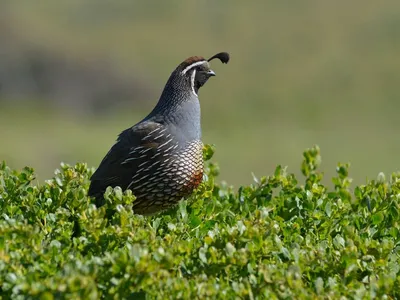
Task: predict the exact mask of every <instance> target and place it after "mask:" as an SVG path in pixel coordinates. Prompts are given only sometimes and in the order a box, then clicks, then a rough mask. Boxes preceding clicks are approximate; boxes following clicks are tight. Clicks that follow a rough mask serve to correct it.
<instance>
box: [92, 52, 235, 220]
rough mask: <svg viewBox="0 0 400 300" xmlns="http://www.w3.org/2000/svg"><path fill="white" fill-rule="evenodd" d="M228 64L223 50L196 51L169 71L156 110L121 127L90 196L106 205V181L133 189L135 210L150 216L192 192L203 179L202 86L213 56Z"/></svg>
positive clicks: (98, 171) (99, 170) (96, 174)
mask: <svg viewBox="0 0 400 300" xmlns="http://www.w3.org/2000/svg"><path fill="white" fill-rule="evenodd" d="M213 59H219V60H220V61H221V62H222V63H225V64H227V63H228V61H229V59H230V56H229V54H228V53H227V52H220V53H217V54H215V55H214V56H212V57H211V58H209V59H208V60H206V59H205V58H204V57H202V56H192V57H189V58H188V59H186V60H184V61H183V62H182V63H180V64H179V65H178V66H177V67H176V69H175V70H174V71H173V72H172V73H171V75H170V77H169V79H168V81H167V83H166V84H165V87H164V89H163V91H162V93H161V96H160V98H159V100H158V102H157V104H156V106H155V107H154V108H153V110H152V111H151V112H150V113H149V114H148V115H147V116H146V117H145V118H144V119H143V120H141V121H140V122H139V123H137V124H135V125H134V126H132V127H130V128H128V129H126V130H124V131H122V132H121V133H120V134H119V136H118V138H117V140H116V142H115V144H114V145H113V146H112V147H111V149H110V150H109V151H108V153H107V154H106V156H105V157H104V158H103V160H102V161H101V163H100V165H99V167H98V168H97V170H96V171H95V172H94V173H93V175H92V176H91V178H90V187H89V190H88V196H89V197H92V198H94V199H95V204H96V206H97V207H101V206H103V205H104V204H105V200H104V192H105V190H106V189H107V187H108V186H111V187H113V188H114V187H116V186H119V187H120V188H121V189H122V190H124V191H125V190H128V189H129V190H131V191H132V193H133V194H134V195H135V197H136V199H135V200H134V201H133V202H132V208H133V211H134V213H135V214H141V215H152V214H155V213H157V212H160V211H164V210H166V209H168V208H170V207H172V206H174V205H176V204H177V203H178V202H179V201H180V200H181V199H184V198H186V197H188V196H190V195H191V194H192V193H193V191H194V190H195V189H196V188H197V187H198V186H199V185H200V183H201V182H202V180H203V171H204V163H203V154H202V151H203V143H202V140H201V122H200V102H199V97H198V93H199V89H200V88H201V87H202V86H203V85H204V84H205V83H206V82H207V81H208V79H209V78H211V77H213V76H215V72H214V71H213V70H211V68H210V61H211V60H213Z"/></svg>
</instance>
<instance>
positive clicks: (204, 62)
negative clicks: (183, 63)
mask: <svg viewBox="0 0 400 300" xmlns="http://www.w3.org/2000/svg"><path fill="white" fill-rule="evenodd" d="M206 63H207V61H206V60H202V61H198V62H195V63H193V64H191V65H190V66H187V67H186V68H185V69H184V70H183V71H182V74H186V72H187V71H189V70H190V69H191V68H194V67H197V66H200V65H202V64H206Z"/></svg>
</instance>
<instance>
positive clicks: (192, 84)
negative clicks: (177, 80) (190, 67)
mask: <svg viewBox="0 0 400 300" xmlns="http://www.w3.org/2000/svg"><path fill="white" fill-rule="evenodd" d="M195 77H196V70H194V71H193V73H192V76H190V87H191V88H192V92H193V94H195V96H196V97H198V96H197V94H196V92H195V91H194V78H195Z"/></svg>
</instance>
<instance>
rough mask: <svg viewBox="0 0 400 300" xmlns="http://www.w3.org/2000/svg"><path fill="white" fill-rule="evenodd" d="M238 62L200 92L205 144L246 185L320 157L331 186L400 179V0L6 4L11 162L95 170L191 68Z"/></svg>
mask: <svg viewBox="0 0 400 300" xmlns="http://www.w3.org/2000/svg"><path fill="white" fill-rule="evenodd" d="M220 51H227V52H229V53H230V54H231V61H230V63H229V64H228V65H222V64H220V63H219V62H217V61H216V62H213V63H212V68H213V70H214V71H215V72H216V74H217V76H216V77H215V78H212V79H211V80H210V81H209V82H208V83H207V85H206V86H205V87H203V88H202V90H200V94H199V97H200V101H201V105H202V127H203V136H204V142H205V143H211V144H215V145H216V149H217V151H216V155H215V156H214V158H213V160H214V161H216V162H218V163H219V165H220V167H221V176H220V180H225V181H227V182H228V183H230V184H234V185H235V186H238V185H242V184H248V183H250V182H251V181H252V176H251V173H252V172H254V174H255V175H256V176H262V175H269V174H271V173H272V172H273V170H274V169H275V166H276V165H278V164H280V165H283V166H288V171H289V172H294V173H296V174H299V169H300V163H301V159H302V152H303V150H304V149H305V148H308V147H311V146H312V145H314V144H318V145H319V146H320V147H321V150H322V166H321V169H322V170H323V171H324V172H325V173H326V177H327V179H326V180H328V176H332V175H333V174H334V172H335V166H336V164H337V162H339V161H340V162H350V163H351V169H350V170H351V172H350V175H351V176H352V177H353V178H354V180H355V182H357V183H363V182H365V180H366V178H375V177H376V175H377V174H378V172H380V171H383V172H385V173H386V174H389V173H391V172H393V171H397V170H399V169H400V167H399V164H400V158H399V153H400V137H399V131H400V123H399V120H398V115H399V110H400V56H399V54H400V2H399V1H373V0H368V1H344V0H339V1H316V0H315V1H264V0H260V1H122V0H121V1H105V0H98V1H94V0H87V1H61V0H60V1H54V0H42V1H32V0H19V1H11V0H4V1H1V2H0V160H5V161H6V162H7V163H8V165H10V166H11V167H14V168H21V167H23V166H25V165H28V166H31V167H33V168H35V170H36V171H37V174H38V180H39V181H41V182H43V180H45V179H47V178H49V177H51V176H52V174H53V172H54V170H55V169H56V168H58V166H59V164H60V162H62V161H63V162H66V163H70V164H73V163H75V162H77V161H83V162H87V163H88V164H89V166H94V167H97V166H98V164H99V163H100V160H101V159H102V157H103V156H104V155H105V154H106V152H107V151H108V149H109V147H110V146H111V145H112V144H113V143H114V140H115V139H116V137H117V135H118V133H119V132H120V131H122V130H123V129H125V128H127V127H129V126H131V125H133V124H135V123H136V122H138V121H139V120H141V118H143V117H144V116H145V115H146V114H147V113H148V112H149V111H150V110H151V109H152V107H153V106H154V105H155V103H156V102H157V100H158V96H159V95H160V93H161V91H162V89H163V87H164V84H165V82H166V80H167V79H168V77H169V75H170V73H171V72H172V71H173V69H174V68H175V67H176V66H177V65H178V64H179V63H180V62H181V61H183V60H184V59H186V58H187V57H189V56H192V55H200V56H204V57H209V56H211V55H214V54H215V53H217V52H220Z"/></svg>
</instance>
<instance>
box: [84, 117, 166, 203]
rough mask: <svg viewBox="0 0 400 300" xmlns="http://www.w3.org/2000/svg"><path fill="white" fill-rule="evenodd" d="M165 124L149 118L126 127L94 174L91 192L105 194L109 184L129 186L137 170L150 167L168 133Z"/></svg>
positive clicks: (97, 196)
mask: <svg viewBox="0 0 400 300" xmlns="http://www.w3.org/2000/svg"><path fill="white" fill-rule="evenodd" d="M165 131H166V129H165V127H164V126H163V125H162V124H159V123H156V122H152V121H146V122H143V123H139V124H137V125H135V126H134V127H132V128H128V129H126V130H124V131H123V132H122V133H121V134H120V135H119V138H118V140H117V142H116V143H115V144H114V146H112V147H111V149H110V151H109V152H108V153H107V155H106V156H105V157H104V159H103V160H102V162H101V163H100V166H99V167H98V169H97V170H96V172H94V173H93V175H92V177H91V178H90V180H91V184H90V188H89V193H88V194H89V196H94V197H96V198H97V199H98V200H99V199H100V198H101V199H102V198H103V194H104V191H105V190H106V188H107V187H108V186H112V187H115V186H120V187H121V188H122V189H123V190H125V189H127V188H128V187H129V186H130V184H131V183H132V178H133V177H134V176H135V174H136V173H137V172H138V171H140V170H141V169H143V167H147V166H146V164H147V163H149V161H150V160H151V158H152V157H154V156H156V155H157V148H158V147H159V146H160V145H161V144H162V143H164V142H165V137H166V136H168V134H167V133H166V132H165Z"/></svg>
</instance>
